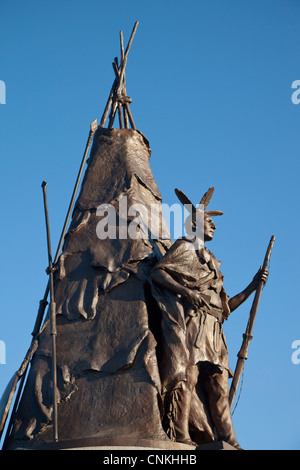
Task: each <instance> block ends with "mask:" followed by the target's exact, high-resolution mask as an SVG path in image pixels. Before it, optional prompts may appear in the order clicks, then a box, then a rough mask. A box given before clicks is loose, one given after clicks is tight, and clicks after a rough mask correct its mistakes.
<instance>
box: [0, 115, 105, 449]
mask: <svg viewBox="0 0 300 470" xmlns="http://www.w3.org/2000/svg"><path fill="white" fill-rule="evenodd" d="M96 130H97V119H95V120H94V121H93V122H92V123H91V125H90V130H89V135H88V139H87V143H86V146H85V150H84V154H83V157H82V161H81V165H80V168H79V172H78V175H77V179H76V183H75V186H74V190H73V193H72V197H71V200H70V204H69V208H68V212H67V215H66V219H65V222H64V225H63V229H62V232H61V236H60V240H59V243H58V247H57V251H56V255H55V258H54V262H53V264H54V265H55V263H56V262H57V261H58V258H59V255H60V251H61V248H62V245H63V242H64V237H65V234H66V231H67V228H68V224H69V220H70V217H71V214H72V210H73V205H74V202H75V198H76V194H77V191H78V187H79V184H80V180H81V177H82V173H83V170H84V166H85V163H86V159H87V155H88V152H89V149H90V146H91V143H92V139H93V136H94V134H95V132H96ZM49 290H50V283H49V281H48V283H47V286H46V290H45V293H44V297H43V299H42V300H40V304H39V310H38V313H37V318H36V321H35V325H34V329H33V331H32V333H31V334H32V336H33V338H32V341H31V344H30V347H29V349H28V351H27V353H26V355H25V358H24V360H23V362H22V364H21V366H20V367H19V369H18V370H17V371H16V372H15V373H14V374H13V376H12V378H11V380H10V381H9V383H8V385H7V387H6V389H5V391H4V393H3V395H2V397H1V400H0V438H1V436H2V432H3V430H4V426H5V422H6V419H7V416H8V413H9V410H10V407H11V404H12V401H13V397H14V394H15V391H16V388H17V384H18V382H19V380H20V379H21V381H20V385H19V388H18V393H17V396H16V399H15V403H14V407H13V411H12V414H11V420H10V423H9V426H8V428H7V432H6V442H7V440H8V437H9V434H10V429H11V427H12V418H13V416H14V414H15V412H16V409H17V406H18V403H19V400H20V396H21V393H22V390H23V385H24V382H25V377H26V372H27V369H28V365H29V361H30V359H31V357H32V355H33V354H34V353H35V351H36V350H37V347H38V341H37V336H38V334H39V331H40V327H41V324H42V321H43V316H44V312H45V308H46V306H47V304H48V302H47V297H48V294H49ZM4 447H5V442H4V446H3V448H4Z"/></svg>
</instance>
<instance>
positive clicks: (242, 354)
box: [229, 235, 275, 408]
mask: <svg viewBox="0 0 300 470" xmlns="http://www.w3.org/2000/svg"><path fill="white" fill-rule="evenodd" d="M274 241H275V236H274V235H273V236H272V237H271V240H270V242H269V246H268V249H267V252H266V256H265V259H264V263H263V266H262V270H265V269H267V267H268V263H269V259H270V256H271V252H272V248H273V245H274ZM263 285H264V282H263V281H260V282H259V284H258V286H257V289H256V292H255V297H254V300H253V303H252V307H251V310H250V314H249V320H248V324H247V328H246V332H245V333H244V334H243V343H242V346H241V349H240V351H239V352H238V355H237V356H238V360H237V364H236V368H235V372H234V376H233V379H232V383H231V387H230V392H229V406H230V408H231V407H232V404H233V400H234V397H235V394H236V391H237V388H238V384H239V381H240V378H241V375H242V371H243V367H244V364H245V361H246V359H248V349H249V345H250V341H251V340H252V338H253V336H252V331H253V327H254V322H255V318H256V314H257V309H258V304H259V301H260V296H261V292H262V288H263Z"/></svg>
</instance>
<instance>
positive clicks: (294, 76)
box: [0, 0, 300, 449]
mask: <svg viewBox="0 0 300 470" xmlns="http://www.w3.org/2000/svg"><path fill="white" fill-rule="evenodd" d="M0 17H1V29H0V80H3V81H4V82H5V84H6V104H5V105H2V104H1V105H0V155H1V175H0V179H1V181H0V188H1V189H0V191H1V197H0V204H1V214H2V229H1V232H0V246H1V263H2V269H1V274H0V275H1V281H0V285H1V310H0V340H2V341H4V342H5V344H6V364H0V395H1V394H2V392H3V390H4V388H5V386H6V384H7V382H8V380H9V379H10V377H11V375H12V374H13V373H14V372H15V371H16V370H17V369H18V367H19V365H20V363H21V362H22V360H23V357H24V355H25V353H26V351H27V349H28V347H29V344H30V341H31V331H32V329H33V325H34V321H35V317H36V313H37V309H38V303H39V300H40V299H41V298H42V296H43V294H44V290H45V286H46V283H47V276H46V273H45V268H46V266H47V250H46V232H45V224H44V213H43V204H42V190H41V182H42V181H43V180H46V181H47V182H48V203H49V212H50V222H51V232H52V244H53V247H55V246H56V245H57V242H58V238H59V234H60V232H61V228H62V225H63V222H64V218H65V214H66V210H67V207H68V203H69V200H70V197H71V193H72V190H73V185H74V182H75V178H76V175H77V172H78V168H79V164H80V161H81V158H82V153H83V150H84V146H85V143H86V139H87V135H88V130H89V125H90V123H91V121H93V120H94V119H95V118H98V121H99V120H100V118H101V115H102V112H103V110H104V106H105V104H106V100H107V97H108V93H109V90H110V88H111V85H112V81H113V78H114V74H113V69H112V66H111V62H112V61H113V59H114V57H115V56H116V55H119V31H120V29H122V30H123V31H124V36H125V42H127V40H128V38H129V35H130V33H131V30H132V27H133V24H134V22H135V21H136V20H139V22H140V24H139V27H138V30H137V33H136V36H135V40H134V43H133V45H132V48H131V51H130V54H129V58H128V64H127V75H126V78H127V92H128V95H129V96H131V97H132V98H133V104H132V106H131V109H132V113H133V116H134V119H135V122H136V125H137V128H138V129H139V130H141V131H142V132H143V133H144V134H145V135H146V136H147V138H148V139H149V140H150V144H151V148H152V157H151V167H152V171H153V173H154V176H155V178H156V181H157V183H158V186H159V188H160V191H161V193H162V196H163V201H164V202H165V203H169V204H173V203H175V202H177V199H176V196H175V194H174V187H179V188H181V189H182V190H183V191H184V192H186V193H187V194H188V195H189V197H190V199H192V200H193V202H194V203H198V202H199V200H200V198H201V196H202V194H203V193H204V192H205V191H206V190H207V189H208V187H210V186H215V188H216V189H215V195H214V197H213V200H212V202H211V208H212V209H219V210H223V211H224V216H223V217H220V218H217V220H216V222H217V225H218V229H217V231H216V234H215V239H214V241H213V242H212V243H211V244H210V246H209V248H210V249H211V250H212V251H213V252H214V253H215V254H216V256H217V257H218V258H219V259H220V260H222V262H223V265H222V271H223V273H224V275H225V288H226V290H227V292H228V294H229V295H234V294H236V293H237V292H239V291H240V290H242V289H243V288H244V287H245V286H246V285H247V283H248V282H250V280H251V279H252V277H253V275H254V274H255V272H256V271H257V269H258V268H259V266H260V264H262V262H263V258H264V254H265V250H266V248H267V245H268V242H269V239H270V236H271V235H273V234H275V235H276V241H275V245H274V249H273V254H272V260H271V273H270V278H269V282H268V284H267V286H266V287H265V289H264V291H263V294H262V298H261V303H260V306H259V311H258V315H257V320H256V323H255V327H254V339H253V341H252V343H251V345H250V350H249V359H248V361H247V363H246V368H245V376H244V384H243V390H242V395H241V398H240V402H239V405H238V407H237V409H236V411H235V414H234V425H235V429H236V433H237V436H238V440H239V442H240V444H241V445H242V446H243V447H244V448H246V449H300V425H299V423H300V404H299V388H300V364H299V365H296V364H293V363H292V360H291V357H292V353H293V349H292V343H293V341H295V340H300V308H299V305H298V304H299V302H298V300H297V292H298V291H299V267H298V263H299V255H300V251H299V243H298V240H299V228H300V224H299V202H300V201H299V169H300V165H299V149H300V105H295V104H293V103H292V101H291V96H292V92H293V90H292V88H291V85H292V82H293V81H294V80H300V67H299V51H300V30H299V17H300V4H299V1H297V0H243V1H241V0H206V1H205V0H186V1H185V2H181V1H177V0H172V1H170V0H163V1H162V0H159V1H158V0H152V1H151V2H144V1H138V0H127V1H120V0H114V2H105V1H101V0H98V1H96V0H85V1H72V2H71V1H68V0H60V1H58V0H53V1H51V2H41V1H33V0H28V1H26V2H22V1H20V0H19V1H8V0H2V1H1V6H0ZM53 251H54V248H53ZM250 307H251V300H248V301H247V303H246V304H244V305H243V306H242V307H241V308H240V309H239V310H237V311H235V312H234V313H233V314H232V316H231V318H230V319H229V321H228V322H227V323H226V325H225V331H226V336H227V342H228V347H229V350H230V365H231V367H232V368H234V367H235V361H236V353H237V351H238V349H239V347H240V345H241V340H242V333H243V331H244V330H245V327H246V323H247V319H248V314H249V310H250ZM299 357H300V355H299Z"/></svg>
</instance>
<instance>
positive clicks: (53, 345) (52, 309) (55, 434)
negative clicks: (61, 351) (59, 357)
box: [42, 181, 58, 442]
mask: <svg viewBox="0 0 300 470" xmlns="http://www.w3.org/2000/svg"><path fill="white" fill-rule="evenodd" d="M42 188H43V196H44V208H45V220H46V231H47V246H48V259H49V268H48V273H49V282H50V336H51V353H52V370H51V372H52V386H53V390H52V405H53V440H54V441H55V442H57V441H58V420H57V365H56V336H57V330H56V304H55V301H54V281H53V272H54V269H53V263H52V251H51V239H50V226H49V215H48V203H47V190H46V188H47V183H46V182H45V181H43V183H42Z"/></svg>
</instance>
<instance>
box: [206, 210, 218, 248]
mask: <svg viewBox="0 0 300 470" xmlns="http://www.w3.org/2000/svg"><path fill="white" fill-rule="evenodd" d="M216 228H217V227H216V226H215V224H214V222H213V220H212V219H211V218H210V217H209V216H207V215H204V241H206V242H207V241H210V240H212V239H213V238H214V233H215V230H216Z"/></svg>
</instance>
